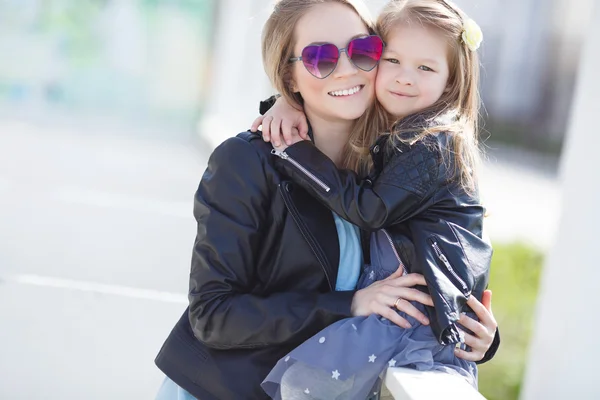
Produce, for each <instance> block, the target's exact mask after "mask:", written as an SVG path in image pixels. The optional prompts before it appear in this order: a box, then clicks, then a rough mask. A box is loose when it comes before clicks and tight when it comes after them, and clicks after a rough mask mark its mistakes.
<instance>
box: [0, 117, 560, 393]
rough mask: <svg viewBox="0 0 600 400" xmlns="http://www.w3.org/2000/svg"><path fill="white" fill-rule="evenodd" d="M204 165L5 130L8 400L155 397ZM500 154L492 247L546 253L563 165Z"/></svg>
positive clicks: (184, 147)
mask: <svg viewBox="0 0 600 400" xmlns="http://www.w3.org/2000/svg"><path fill="white" fill-rule="evenodd" d="M206 153H207V151H204V152H203V151H200V150H199V149H198V147H194V146H191V145H189V144H185V143H177V142H175V141H168V140H160V141H159V140H143V139H140V137H139V136H131V135H127V134H123V133H119V134H117V133H114V132H112V133H111V134H107V132H99V131H93V130H88V129H85V133H81V132H76V131H74V130H72V129H64V128H63V129H58V128H52V127H51V126H50V127H48V126H39V125H38V126H35V125H27V124H23V123H16V122H11V121H0V321H1V324H2V326H1V328H0V398H1V399H6V400H20V399H26V400H32V399H60V400H70V399H152V398H153V395H154V393H155V392H156V390H157V388H158V386H159V385H160V382H161V379H162V376H161V373H160V372H159V371H158V370H157V369H156V368H155V367H154V365H153V358H154V356H155V354H156V352H157V350H158V349H159V347H160V345H161V344H162V341H163V339H164V338H165V337H166V335H167V334H168V332H169V330H170V329H171V327H172V326H173V323H174V322H175V321H176V320H177V318H178V317H179V316H180V314H181V312H182V311H183V309H184V307H185V301H186V300H185V293H186V291H187V276H188V272H189V259H190V254H191V247H192V242H193V239H194V234H195V225H194V220H193V217H192V214H191V204H192V203H191V200H192V196H193V193H194V190H195V188H196V186H197V183H198V179H199V177H200V176H201V174H202V171H203V170H204V167H205V163H206ZM493 154H494V155H493V156H492V161H491V162H489V163H488V164H486V167H485V169H484V173H483V179H482V181H484V182H485V183H484V184H482V188H483V190H484V194H485V196H486V202H487V204H488V205H489V207H490V210H491V214H492V216H491V217H490V218H489V230H490V234H491V236H492V237H493V238H495V239H497V240H512V239H513V238H515V237H521V238H525V239H528V240H532V241H533V242H534V243H536V245H539V246H540V247H547V246H548V245H549V243H550V242H551V238H552V234H553V231H554V229H555V228H554V226H555V224H556V221H557V210H558V185H557V183H556V177H555V165H554V164H553V163H552V161H550V162H547V160H546V161H544V160H543V159H539V160H538V159H536V158H535V157H533V156H531V155H523V154H519V153H514V152H508V151H505V150H496V151H494V153H493ZM506 160H510V162H507V161H506ZM517 166H518V167H517Z"/></svg>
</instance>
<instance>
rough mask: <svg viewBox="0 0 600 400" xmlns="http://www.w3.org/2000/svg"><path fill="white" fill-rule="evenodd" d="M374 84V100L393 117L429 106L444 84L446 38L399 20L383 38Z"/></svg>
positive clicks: (445, 73) (422, 27)
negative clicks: (382, 49)
mask: <svg viewBox="0 0 600 400" xmlns="http://www.w3.org/2000/svg"><path fill="white" fill-rule="evenodd" d="M386 39H387V42H386V47H385V50H384V52H383V56H382V58H381V63H380V65H379V74H378V75H377V81H376V84H375V87H376V89H375V93H376V95H377V100H378V101H379V102H380V103H381V105H382V106H383V108H384V109H385V110H386V111H387V112H388V113H390V114H391V115H393V116H394V117H395V118H397V119H400V118H404V117H406V116H408V115H410V114H413V113H415V112H417V111H420V110H423V109H425V108H427V107H429V106H431V105H433V104H434V103H435V102H436V101H437V100H439V98H440V97H441V96H442V94H443V93H444V90H446V88H447V85H448V76H449V66H448V52H449V46H448V42H447V39H446V38H444V37H443V36H442V35H441V34H440V33H439V32H437V31H435V30H434V29H432V28H429V27H426V26H422V25H417V24H408V23H401V24H397V26H396V27H394V28H393V29H392V30H391V31H390V34H389V35H388V37H387V38H386Z"/></svg>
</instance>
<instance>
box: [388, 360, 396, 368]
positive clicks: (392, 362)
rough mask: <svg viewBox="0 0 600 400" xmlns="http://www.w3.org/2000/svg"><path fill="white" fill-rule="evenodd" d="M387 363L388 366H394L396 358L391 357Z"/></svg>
mask: <svg viewBox="0 0 600 400" xmlns="http://www.w3.org/2000/svg"><path fill="white" fill-rule="evenodd" d="M388 365H389V366H390V367H395V366H396V360H394V359H393V358H392V359H391V360H390V361H389V362H388Z"/></svg>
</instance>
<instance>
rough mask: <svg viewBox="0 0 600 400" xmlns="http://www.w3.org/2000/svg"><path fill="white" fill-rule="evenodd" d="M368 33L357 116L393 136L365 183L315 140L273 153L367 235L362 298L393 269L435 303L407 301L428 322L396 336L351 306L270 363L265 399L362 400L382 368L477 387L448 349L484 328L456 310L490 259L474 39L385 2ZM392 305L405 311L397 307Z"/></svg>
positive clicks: (425, 3) (425, 0)
mask: <svg viewBox="0 0 600 400" xmlns="http://www.w3.org/2000/svg"><path fill="white" fill-rule="evenodd" d="M377 25H378V31H379V33H380V34H381V35H382V37H383V39H384V41H385V42H386V48H385V50H384V54H383V56H382V61H381V64H380V66H379V71H378V75H377V80H376V96H377V100H378V102H379V105H376V106H375V108H374V109H373V110H371V112H369V113H366V115H365V116H364V118H369V121H370V122H371V123H372V124H373V127H374V129H381V128H379V127H385V126H388V127H389V126H391V128H390V132H391V133H390V134H386V135H381V137H380V138H379V139H378V140H377V142H376V143H375V144H374V145H373V146H372V147H371V155H372V169H371V173H370V174H369V176H368V178H367V179H364V180H361V179H359V177H358V175H357V174H356V173H354V172H352V171H350V170H338V169H337V168H336V165H335V164H334V163H333V162H332V161H331V160H330V159H329V158H328V157H327V156H325V155H324V154H323V153H321V152H320V151H319V150H318V149H317V148H316V147H315V146H314V145H313V144H312V142H310V141H300V140H299V139H296V140H294V141H297V143H295V144H293V145H292V146H290V147H289V148H286V146H285V145H284V146H277V147H275V149H274V150H273V154H275V155H277V156H279V157H280V158H281V160H279V164H278V167H279V168H280V169H281V170H283V171H284V172H285V174H287V175H288V176H290V177H291V178H292V179H293V180H294V181H295V182H296V183H298V184H300V185H301V186H302V187H303V188H305V189H306V190H308V192H309V193H310V194H311V195H312V196H314V197H316V198H317V199H319V200H320V201H321V202H323V203H324V204H325V205H326V206H328V207H329V208H330V209H331V210H332V211H334V212H335V213H336V214H338V215H339V216H341V217H342V218H344V219H346V220H348V221H350V222H352V223H354V224H356V225H358V226H359V227H361V228H363V229H366V230H369V231H373V233H372V235H371V247H370V255H371V259H370V265H367V266H366V267H365V268H364V270H363V271H362V274H361V277H360V279H359V281H358V284H357V288H358V289H363V288H365V287H368V286H369V285H373V284H385V280H386V279H387V278H389V277H390V276H396V274H398V272H397V271H396V270H397V268H398V264H400V266H401V271H402V272H406V271H409V272H416V273H421V274H423V275H424V276H425V279H426V281H427V288H428V290H429V292H430V294H431V297H432V299H433V302H434V307H426V306H423V305H422V304H419V303H416V302H410V303H411V304H412V307H415V308H416V309H419V310H421V311H423V312H426V313H427V314H428V316H429V320H430V326H427V325H423V324H422V323H421V322H420V321H418V320H416V319H414V318H412V317H410V316H408V315H407V314H406V313H405V312H399V314H400V316H401V317H402V323H401V325H402V327H400V326H398V325H397V324H394V323H392V322H391V321H390V320H389V319H390V318H387V319H386V318H383V317H381V316H378V315H374V314H373V315H365V314H362V313H361V312H360V310H354V311H355V312H354V313H353V315H365V316H358V317H353V318H348V319H345V320H342V321H339V322H337V323H334V324H333V325H331V326H329V327H327V328H325V329H324V330H322V331H321V332H319V333H318V334H317V335H315V336H314V337H313V338H311V339H310V340H308V341H306V342H304V343H303V344H302V345H300V346H299V347H297V348H296V349H294V350H293V351H292V352H290V353H289V354H288V355H287V356H286V357H284V358H283V359H281V360H280V361H279V362H278V363H277V365H276V366H275V368H274V369H273V370H272V371H271V373H270V374H269V376H267V378H266V379H265V381H264V382H263V388H264V389H265V391H266V392H267V393H268V394H269V395H270V396H271V397H273V398H283V399H301V398H306V399H366V398H369V397H372V396H376V395H377V392H378V391H379V389H378V382H379V380H378V378H379V376H380V374H381V372H383V371H384V370H385V369H386V367H388V366H392V367H393V366H396V367H398V366H407V367H413V368H416V369H419V370H439V371H445V372H448V373H452V374H457V375H459V376H462V377H464V378H465V379H466V380H467V381H468V382H469V383H471V384H472V385H473V386H474V387H477V369H476V365H475V363H474V361H479V360H477V359H470V358H469V357H468V353H467V352H465V350H466V349H463V350H455V344H456V343H463V344H466V345H472V344H473V343H474V342H475V340H476V336H481V329H482V326H481V325H480V324H478V323H477V322H475V321H469V319H468V318H467V317H463V316H461V315H462V314H463V313H465V312H470V311H471V310H470V309H469V305H470V304H472V302H470V301H469V298H470V297H471V296H473V297H475V298H480V299H481V298H482V295H483V291H484V289H485V288H486V286H487V281H488V276H489V263H490V259H491V253H492V250H491V247H490V246H489V244H488V243H487V241H486V240H484V238H483V233H482V225H483V216H484V208H483V206H482V205H481V204H480V202H479V196H478V190H477V183H476V167H477V159H478V147H477V116H478V107H479V97H478V92H477V84H478V58H477V53H476V50H477V48H478V47H479V44H480V42H481V31H480V30H479V28H478V27H477V25H476V24H475V23H474V22H473V21H472V20H469V19H467V18H466V16H465V15H464V14H463V13H462V12H461V11H460V10H459V9H458V8H457V7H456V6H454V5H452V4H450V3H449V2H446V1H437V0H396V1H391V2H390V3H389V4H388V5H387V7H386V8H385V9H384V11H383V12H382V14H381V15H380V17H379V19H378V24H377ZM332 95H335V96H348V97H350V96H352V93H351V92H349V93H345V92H342V93H333V94H332ZM288 107H289V106H288ZM373 116H375V117H373ZM295 118H296V117H295V116H294V117H292V119H295ZM271 128H273V127H271ZM267 129H268V128H267ZM265 130H266V129H265ZM265 130H264V131H265ZM271 130H273V129H271ZM381 131H383V130H381ZM275 139H276V138H275V137H274V138H273V141H274V142H275ZM352 145H355V146H356V147H357V148H359V147H361V145H362V144H361V143H352V142H351V143H350V146H352ZM384 228H385V229H384ZM424 290H425V289H424ZM360 294H361V290H358V292H357V293H356V295H355V296H356V297H359V296H360ZM391 303H393V304H394V307H396V308H399V306H400V305H403V307H402V308H404V309H406V305H405V304H404V303H406V300H404V299H402V298H397V299H395V301H393V300H392V302H391ZM467 303H468V304H467ZM382 315H385V313H382ZM459 323H460V324H462V325H463V328H464V329H461V328H459V327H458V324H459ZM476 332H477V333H478V334H479V335H477V334H476ZM487 333H488V334H489V335H491V336H493V335H494V333H493V332H487ZM494 340H495V343H494V344H493V345H492V347H491V348H490V351H489V352H488V353H487V354H486V355H485V357H484V360H487V359H489V358H491V357H492V356H493V353H494V352H495V350H496V349H497V347H498V345H499V337H498V335H497V332H496V336H495V339H494ZM457 355H459V356H460V358H459V357H457ZM469 360H470V361H469Z"/></svg>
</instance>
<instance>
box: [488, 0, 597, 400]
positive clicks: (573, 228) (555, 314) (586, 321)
mask: <svg viewBox="0 0 600 400" xmlns="http://www.w3.org/2000/svg"><path fill="white" fill-rule="evenodd" d="M594 7H595V9H594V11H593V17H592V22H591V24H590V25H589V26H590V30H589V32H588V34H587V35H586V39H587V42H586V44H585V47H584V50H583V53H582V59H581V64H580V69H579V75H578V83H577V86H576V89H575V98H574V103H573V108H572V115H571V121H570V127H569V131H568V135H567V138H566V139H567V140H566V145H565V146H566V147H565V149H564V153H563V160H562V171H561V172H562V186H563V204H562V215H561V219H560V223H559V229H558V237H557V238H556V242H555V245H554V247H553V248H552V249H551V250H550V252H549V256H548V261H547V263H546V268H545V270H544V275H543V278H542V283H541V290H540V295H539V300H538V309H537V317H536V321H535V331H534V337H533V340H532V346H531V350H530V354H529V362H528V364H527V371H526V376H525V381H524V386H523V390H522V393H521V399H522V400H538V399H549V400H550V399H578V400H584V399H600V379H599V378H600V374H599V373H598V361H599V360H600V341H599V339H598V331H599V329H600V257H598V254H599V251H600V241H599V240H598V237H599V234H598V230H599V228H600V172H599V171H600V165H599V164H598V160H599V159H600V153H599V151H600V129H599V123H598V116H599V115H600V79H598V76H597V74H598V71H600V1H598V0H596V2H595V5H594ZM520 195H526V194H523V193H521V194H520ZM539 201H540V202H543V201H544V199H539ZM523 268H527V265H523ZM514 295H515V296H518V295H519V294H518V293H515V294H514ZM500 330H502V327H500Z"/></svg>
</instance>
